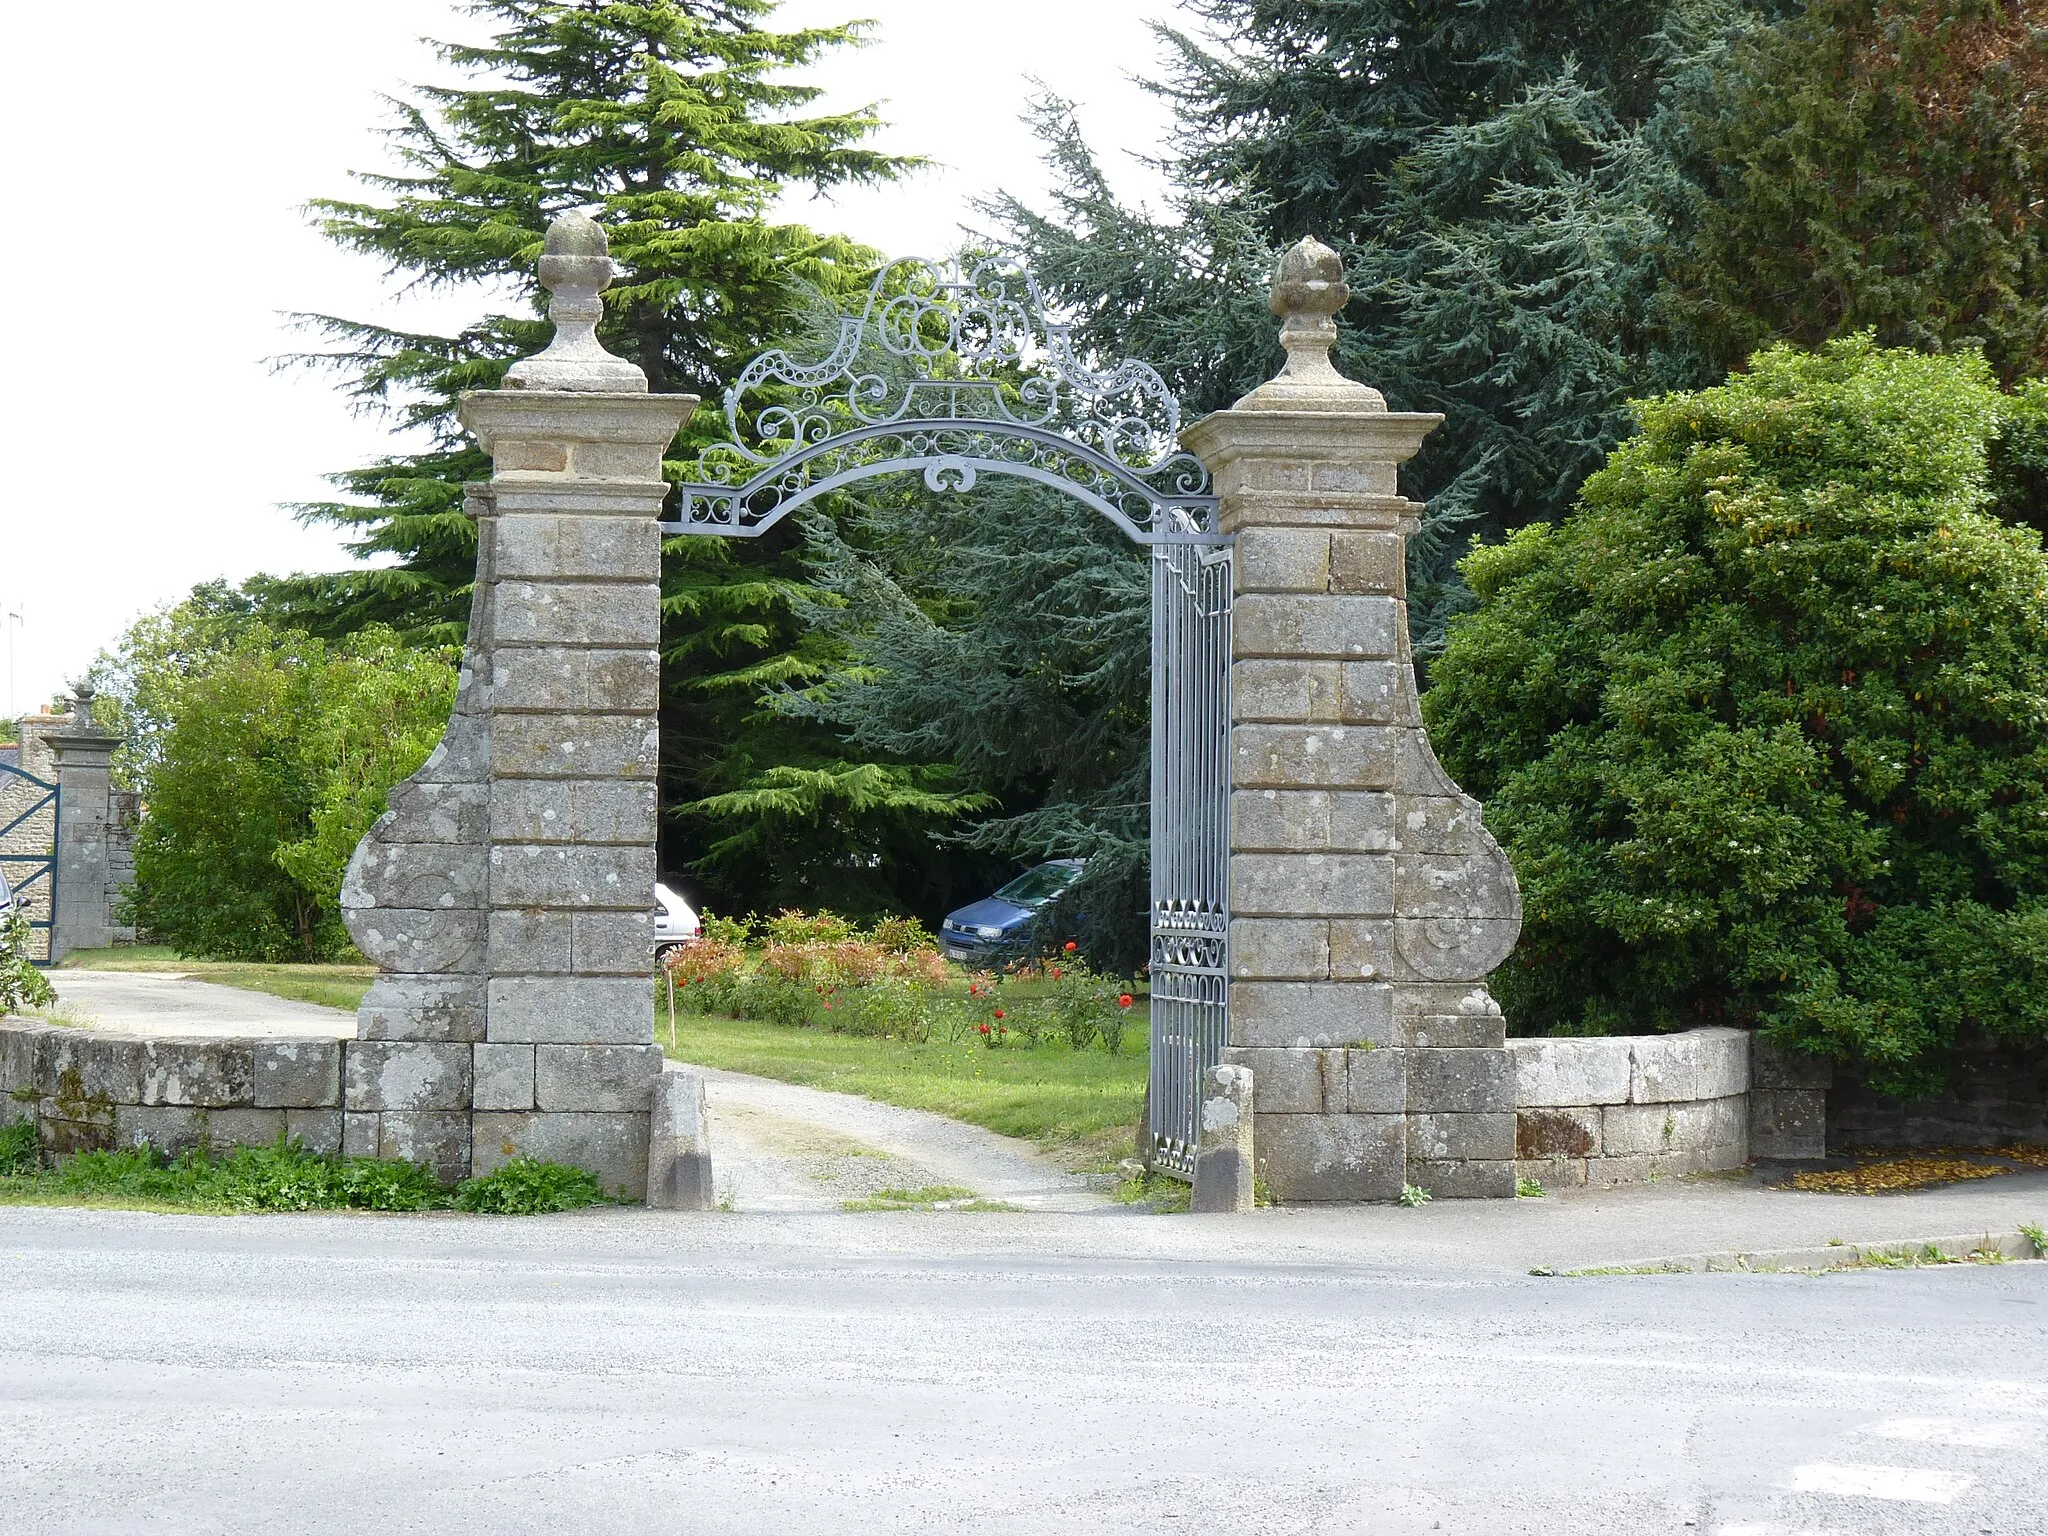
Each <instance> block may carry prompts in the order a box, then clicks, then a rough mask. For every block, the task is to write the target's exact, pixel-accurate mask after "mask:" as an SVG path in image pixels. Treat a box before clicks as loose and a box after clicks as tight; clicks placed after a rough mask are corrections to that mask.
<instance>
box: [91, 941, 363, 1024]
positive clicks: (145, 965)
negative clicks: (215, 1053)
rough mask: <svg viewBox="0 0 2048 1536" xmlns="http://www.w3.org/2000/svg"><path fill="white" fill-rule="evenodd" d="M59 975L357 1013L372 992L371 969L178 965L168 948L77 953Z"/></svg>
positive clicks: (216, 962) (149, 946)
mask: <svg viewBox="0 0 2048 1536" xmlns="http://www.w3.org/2000/svg"><path fill="white" fill-rule="evenodd" d="M57 969H58V970H60V971H68V970H84V971H175V972H177V973H179V974H180V975H185V976H191V977H195V978H197V979H198V980H200V981H212V982H218V983H219V984H220V985H221V986H224V987H240V988H242V989H243V990H244V991H248V992H268V993H269V994H270V995H271V996H272V997H283V998H289V999H290V1000H291V1001H293V1002H295V1003H318V1004H320V1005H321V1006H322V1007H325V1008H346V1009H348V1010H349V1011H350V1012H354V1011H355V1006H356V1004H358V1003H360V1002H361V1001H362V1000H363V994H364V993H365V992H367V991H369V990H370V978H371V977H372V976H375V975H376V974H377V968H376V967H375V966H373V965H262V964H258V963H257V962H255V961H244V960H180V959H179V958H178V956H177V954H176V952H175V951H173V950H172V949H171V948H170V947H169V946H168V945H162V944H134V945H128V946H125V947H123V948H120V949H78V950H73V951H72V952H71V953H70V954H68V955H66V956H65V957H64V959H63V961H62V963H61V964H59V965H58V967H57Z"/></svg>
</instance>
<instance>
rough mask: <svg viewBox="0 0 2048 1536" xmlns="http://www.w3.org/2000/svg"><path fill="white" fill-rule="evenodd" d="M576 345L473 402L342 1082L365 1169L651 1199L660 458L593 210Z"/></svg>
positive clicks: (371, 844)
mask: <svg viewBox="0 0 2048 1536" xmlns="http://www.w3.org/2000/svg"><path fill="white" fill-rule="evenodd" d="M540 271H541V282H542V285H543V286H544V287H546V288H547V289H548V290H549V291H550V293H551V296H552V305H551V314H552V318H553V319H554V321H555V325H556V333H555V339H554V341H553V343H552V344H551V345H550V346H549V347H548V349H547V350H546V351H545V352H543V353H541V354H539V355H538V356H535V357H532V358H528V359H527V360H525V361H524V362H522V363H519V364H516V365H515V366H514V367H513V368H512V369H511V371H510V373H509V374H508V375H507V378H506V384H507V386H508V387H507V388H505V389H501V390H488V391H478V392H475V393H472V394H468V395H465V396H464V397H463V400H462V405H461V416H462V421H463V423H464V424H465V425H466V426H467V427H468V428H469V429H470V430H471V431H472V432H474V433H475V434H476V435H477V437H478V438H479V439H480V440H481V441H482V443H483V444H484V446H485V448H486V449H488V450H489V452H490V453H491V456H492V464H493V473H492V477H491V479H490V481H489V482H488V483H487V484H484V485H480V486H473V487H471V490H470V496H469V510H470V513H471V515H472V516H473V517H474V518H475V519H476V524H477V580H476V592H475V597H474V599H473V600H472V606H471V617H470V630H469V641H468V647H467V650H466V653H465V656H464V661H463V669H462V677H461V682H460V685H459V689H458V694H457V699H456V704H455V710H454V714H453V717H452V718H451V719H450V721H449V724H448V729H447V733H446V734H445V735H444V737H443V738H442V740H441V743H440V745H439V746H438V747H437V748H436V750H435V751H434V753H433V755H432V756H431V757H429V758H428V760H427V762H426V764H425V765H424V766H423V767H422V768H421V769H420V770H419V772H418V773H416V774H414V775H413V776H412V777H411V778H410V779H408V780H406V781H405V782H404V783H403V784H400V785H398V786H397V787H396V788H395V789H393V791H392V793H391V797H390V810H389V812H388V813H387V814H386V815H385V816H384V817H383V819H382V820H380V821H379V822H378V823H377V824H376V826H375V827H373V828H372V829H371V831H370V833H369V835H368V836H367V837H365V838H364V840H363V843H362V845H361V847H360V848H358V849H357V851H356V855H355V858H354V861H353V862H352V863H351V865H350V867H349V873H348V877H347V880H346V882H345V884H344V887H343V892H342V906H343V917H344V920H345V921H346V922H347V925H348V928H349V932H350V933H351V934H352V935H353V936H354V938H355V940H356V943H357V944H358V946H359V947H360V948H361V949H362V951H363V953H364V954H365V955H367V956H368V957H369V958H370V959H371V960H372V961H374V962H375V963H376V964H377V965H378V967H379V968H380V974H379V975H378V977H377V978H376V980H375V981H374V982H373V983H372V985H371V988H370V992H369V994H368V996H367V997H365V999H364V1001H363V1004H362V1008H361V1011H360V1013H359V1014H358V1017H357V1037H358V1038H357V1039H356V1040H355V1041H353V1042H351V1043H350V1045H349V1047H348V1050H347V1052H346V1053H345V1055H346V1065H345V1070H344V1078H345V1082H344V1095H345V1106H344V1108H345V1114H344V1119H343V1141H344V1146H345V1149H346V1150H347V1151H349V1152H351V1153H360V1154H364V1155H376V1156H383V1157H400V1158H407V1159H411V1160H415V1161H427V1162H431V1163H432V1164H433V1165H434V1166H435V1167H436V1168H437V1170H438V1171H439V1172H440V1173H441V1174H442V1176H443V1177H444V1178H448V1179H454V1178H459V1177H461V1176H463V1175H465V1174H468V1173H477V1174H483V1173H488V1172H490V1171H491V1170H492V1169H494V1168H496V1167H499V1166H501V1165H502V1164H503V1163H505V1162H506V1161H508V1160H509V1159H511V1158H513V1157H517V1156H522V1155H524V1156H530V1157H539V1158H546V1159H549V1160H552V1161H556V1162H564V1163H573V1164H577V1165H579V1166H582V1167H585V1168H588V1169H589V1170H590V1171H591V1172H593V1173H595V1174H597V1175H598V1177H599V1178H600V1179H601V1180H602V1181H603V1183H604V1184H605V1185H606V1187H607V1188H608V1189H611V1190H614V1191H622V1192H623V1193H625V1194H626V1195H628V1196H630V1197H633V1198H638V1197H639V1196H640V1195H641V1193H642V1190H643V1186H644V1182H645V1178H646V1168H647V1148H648V1111H649V1105H650V1103H651V1101H652V1096H653V1091H654V1085H655V1082H656V1081H657V1079H658V1078H659V1077H660V1075H661V1053H660V1051H659V1050H658V1049H657V1048H656V1046H655V1045H654V1036H653V1008H652V987H651V984H650V982H649V979H648V978H649V974H650V971H651V965H652V962H651V956H650V950H649V931H648V923H649V917H648V914H649V911H650V909H651V907H652V905H653V897H654V879H655V819H656V804H655V772H656V766H657V759H656V754H657V741H658V729H657V726H658V721H657V708H658V702H659V693H660V687H659V683H660V678H659V661H658V655H657V646H658V644H659V640H660V606H659V593H658V580H659V576H660V558H661V555H660V534H659V531H658V530H657V528H656V527H655V523H656V520H657V518H658V517H659V516H660V512H661V507H662V503H663V499H664V497H665V495H666V493H667V486H666V484H665V483H664V481H663V479H662V472H661V463H662V454H663V450H664V449H666V448H667V446H668V445H669V443H670V441H671V440H672V439H673V438H674V436H675V433H676V431H677V429H678V428H679V427H680V426H681V425H682V424H683V422H684V421H685V420H687V419H688V417H689V415H690V412H691V411H692V410H693V409H694V407H695V406H696V403H697V402H696V399H695V397H693V396H689V395H654V394H650V393H648V391H647V380H646V377H645V375H643V374H642V373H641V371H640V370H639V369H638V368H636V367H634V366H633V365H632V364H630V363H628V362H625V361H623V360H622V359H620V358H616V357H613V356H611V355H610V354H609V353H607V352H606V351H605V350H604V349H603V347H602V346H601V345H600V344H599V342H598V340H597V337H596V332H595V326H596V322H597V320H598V319H599V318H600V315H601V313H602V311H601V308H600V299H599V294H600V293H601V292H602V290H603V289H604V288H605V287H606V286H607V285H608V284H609V283H610V282H611V280H612V276H613V271H614V269H613V267H612V263H611V258H610V256H609V255H608V253H607V251H606V246H605V237H604V232H603V230H602V229H601V228H600V227H599V226H598V225H597V224H595V223H593V222H592V221H591V220H589V219H586V218H584V217H582V216H581V215H577V214H568V215H564V216H563V217H562V218H559V219H557V220H556V221H555V222H554V224H553V226H552V227H551V228H550V229H549V231H548V235H547V243H546V248H545V254H544V255H543V256H542V258H541V264H540Z"/></svg>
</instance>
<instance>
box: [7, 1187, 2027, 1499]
mask: <svg viewBox="0 0 2048 1536" xmlns="http://www.w3.org/2000/svg"><path fill="white" fill-rule="evenodd" d="M1370 1230H1371V1229H1370V1228H1368V1227H1360V1226H1358V1225H1357V1224H1355V1223H1350V1222H1349V1221H1348V1218H1346V1217H1344V1216H1342V1215H1341V1214H1339V1215H1333V1216H1329V1217H1315V1218H1309V1217H1303V1218H1299V1219H1297V1218H1295V1217H1293V1216H1291V1215H1290V1214H1288V1213H1258V1214H1257V1215H1255V1216H1252V1217H1244V1218H1186V1217H1181V1218H1172V1217H1145V1216H1132V1215H1128V1214H1121V1213H1119V1214H1058V1213H1030V1214H1015V1215H969V1214H964V1213H950V1214H949V1213H941V1214H936V1215H915V1214H909V1215H830V1214H790V1215H775V1214H765V1215H755V1216H747V1215H718V1214H709V1215H703V1216H686V1217H664V1216H659V1215H656V1214H653V1213H645V1212H606V1213H599V1214H586V1215H576V1216H568V1217H560V1218H546V1219H540V1220H527V1221H518V1220H489V1219H480V1218H469V1219H463V1218H439V1217H437V1218H428V1219H420V1218H390V1219H378V1218H349V1217H329V1216H314V1217H267V1218H237V1219H218V1218H214V1219H209V1218H193V1217H156V1216H145V1215H135V1214H123V1213H94V1212H81V1211H41V1210H21V1209H14V1210H6V1211H0V1531H5V1532H8V1533H10V1536H15V1533H45V1532H92V1533H95V1536H104V1533H114V1532H119V1533H128V1532H152V1533H154V1532H180V1533H183V1532H259V1531H260V1532H265V1533H278V1532H330V1531H331V1532H349V1533H352V1536H354V1533H362V1532H378V1533H384V1532H410V1531H421V1532H434V1533H444V1536H454V1533H467V1532H479V1533H481V1532H491V1533H494V1536H503V1533H521V1532H547V1533H550V1536H559V1533H571V1532H583V1531H604V1532H627V1533H630V1532H689V1533H700V1532H702V1533H714V1532H716V1533H722V1532H747V1533H784V1532H811V1531H832V1532H835V1533H845V1532H866V1531H916V1532H920V1533H925V1532H948V1531H972V1532H1019V1533H1021V1532H1031V1533H1043V1532H1062V1533H1064V1532H1117V1533H1131V1532H1196V1531H1208V1532H1217V1533H1224V1532H1228V1533H1249V1532H1311V1531H1313V1532H1316V1533H1348V1532H1370V1533H1373V1536H1395V1533H1407V1532H1430V1531H1444V1532H1450V1533H1487V1536H1495V1533H1509V1532H1543V1533H1546V1536H1547V1533H1556V1532H1571V1533H1595V1532H1628V1533H1631V1536H1634V1533H1643V1532H1674V1533H1684V1532H1688V1531H1701V1532H1720V1533H1727V1536H1737V1533H1740V1536H1764V1533H1771V1536H1792V1533H1818V1532H1831V1533H1840V1536H1855V1533H1865V1532H1914V1533H1946V1532H1952V1531H1953V1532H1968V1533H1980V1532H1984V1531H1994V1532H1999V1533H2015V1536H2018V1533H2037V1532H2040V1531H2043V1530H2044V1529H2048V1476H2044V1473H2048V1454H2044V1452H2048V1349H2044V1347H2043V1346H2044V1343H2048V1338H2044V1323H2048V1318H2044V1303H2048V1264H2039V1263H2033V1264H2010V1265H2003V1266H1991V1267H1974V1266H1973V1267H1956V1268H1943V1269H1930V1270H1908V1271H1885V1272H1859V1273H1851V1274H1835V1275H1828V1276H1823V1277H1801V1276H1792V1275H1776V1276H1769V1275H1741V1274H1701V1275H1657V1276H1625V1277H1611V1278H1584V1279H1539V1278H1532V1277H1529V1276H1527V1275H1525V1274H1521V1273H1518V1272H1516V1271H1515V1270H1514V1269H1512V1268H1511V1267H1509V1266H1508V1265H1507V1264H1505V1263H1501V1262H1484V1261H1478V1262H1472V1263H1467V1264H1463V1265H1459V1266H1450V1265H1447V1264H1445V1263H1443V1262H1441V1261H1439V1260H1434V1259H1431V1260H1421V1261H1419V1260H1417V1259H1415V1258H1413V1257H1406V1258H1400V1259H1389V1258H1386V1257H1384V1256H1382V1257H1375V1255H1374V1253H1373V1251H1372V1249H1373V1245H1372V1243H1371V1242H1370V1241H1363V1240H1360V1239H1359V1238H1358V1237H1357V1235H1356V1234H1357V1233H1359V1232H1369V1231H1370Z"/></svg>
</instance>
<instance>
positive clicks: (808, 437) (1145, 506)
mask: <svg viewBox="0 0 2048 1536" xmlns="http://www.w3.org/2000/svg"><path fill="white" fill-rule="evenodd" d="M725 417H726V423H727V426H728V428H729V430H730V439H729V441H726V442H723V443H719V444H716V445H714V446H713V447H711V448H710V449H708V450H706V451H705V452H704V453H703V454H702V455H701V457H700V458H699V460H698V462H697V464H696V465H695V471H696V473H695V477H694V478H692V479H690V480H687V481H685V482H683V483H682V484H681V485H679V486H678V487H677V493H678V500H679V507H678V513H677V516H676V518H675V519H674V520H673V521H671V522H667V523H664V524H663V525H662V527H663V528H664V530H665V531H667V532H670V533H696V534H724V535H728V536H733V535H737V536H740V537H750V536H753V535H757V534H760V533H763V532H765V531H766V530H767V529H768V528H770V527H771V526H773V525H774V524H775V523H777V522H779V521H780V520H781V519H782V518H784V517H786V516H788V515H789V514H790V513H791V512H794V511H795V510H797V508H799V507H801V506H803V505H805V504H806V503H807V502H810V501H813V500H815V499H816V498H818V497H820V496H822V495H825V494H827V493H828V492H831V491H834V490H837V489H839V488H841V487H844V486H847V485H851V484H854V483H856V482H858V481H862V480H868V479H872V478H875V477H877V476H880V475H886V474H896V473H902V472H921V473H922V474H923V476H924V482H925V485H926V486H927V487H928V488H929V489H931V490H933V491H936V492H948V493H951V492H963V491H969V490H972V489H973V488H974V486H975V484H976V482H977V481H978V480H979V478H980V477H981V476H982V475H985V474H996V475H1010V476H1016V477H1019V478H1022V479H1026V480H1033V481H1036V482H1038V483H1040V484H1042V485H1047V486H1051V487H1053V488H1054V489H1056V490H1059V491H1062V492H1064V493H1065V494H1067V495H1070V496H1073V497H1075V498H1076V499H1078V500H1080V501H1082V502H1084V503H1086V504H1087V505H1089V506H1092V507H1094V508H1095V509H1096V510H1097V511H1099V512H1101V513H1102V514H1103V515H1104V516H1106V517H1108V518H1109V519H1110V520H1111V521H1112V522H1114V523H1116V524H1117V525H1118V526H1119V527H1121V528H1122V529H1123V530H1124V531H1125V532H1126V533H1128V534H1129V535H1130V536H1131V537H1132V538H1133V539H1135V540H1137V541H1138V542H1139V543H1141V544H1221V543H1223V542H1225V540H1224V539H1223V538H1222V537H1221V536H1220V535H1219V534H1217V532H1216V498H1215V496H1214V495H1213V494H1212V493H1211V490H1210V485H1209V476H1208V471H1207V470H1206V469H1204V468H1203V466H1202V464H1201V462H1200V461H1199V460H1197V459H1196V458H1195V457H1194V456H1193V455H1192V454H1189V453H1186V452H1184V451H1182V450H1181V448H1180V446H1179V435H1180V405H1179V402H1178V401H1176V400H1175V399H1174V398H1173V394H1172V392H1171V391H1170V390H1169V389H1168V388H1167V387H1166V382H1165V380H1163V379H1161V378H1160V376H1159V374H1158V372H1157V371H1156V370H1155V369H1153V368H1152V366H1151V365H1150V364H1148V363H1144V362H1140V361H1137V360H1136V359H1125V360H1124V361H1122V362H1119V363H1117V364H1116V365H1115V366H1114V367H1110V368H1104V369H1096V368H1092V367H1090V366H1089V365H1088V362H1087V361H1086V360H1085V359H1084V358H1083V357H1082V356H1081V355H1080V353H1079V352H1078V351H1077V349H1076V346H1075V343H1074V339H1073V336H1072V332H1071V328H1070V327H1069V326H1067V325H1065V324H1063V323H1061V322H1059V321H1056V320H1054V319H1052V318H1051V317H1050V316H1049V315H1048V313H1047V309H1046V304H1045V300H1044V296H1043V294H1042V293H1041V292H1040V290H1039V287H1038V284H1037V283H1036V282H1035V281H1034V280H1033V279H1032V277H1031V275H1030V274H1029V273H1028V272H1025V271H1023V270H1021V269H1019V268H1017V267H1015V266H1013V265H1011V264H1009V263H1007V262H1005V261H1003V260H1000V259H998V258H994V257H987V258H982V259H978V260H975V261H972V262H971V263H969V264H967V265H966V266H964V267H942V266H939V265H937V264H934V263H932V262H928V261H919V260H904V261H896V262H892V263H890V264H889V265H888V266H886V267H884V268H883V269H882V270H881V272H879V273H878V274H877V275H876V277H875V280H874V283H873V285H872V286H871V288H870V289H869V292H868V296H867V300H866V303H865V304H864V305H863V307H862V309H861V312H860V313H859V314H857V315H847V316H843V317H842V318H841V319H840V321H839V328H838V336H837V340H836V343H835V345H834V346H833V348H832V350H831V352H830V354H829V355H828V356H826V357H825V358H824V359H823V360H821V361H819V362H816V363H802V362H799V361H797V360H796V359H795V358H793V357H791V356H790V355H789V353H788V352H787V351H786V350H784V349H782V348H780V347H778V348H774V349H772V350H770V351H767V352H764V353H762V354H761V355H760V356H759V357H757V358H755V359H754V360H753V361H752V362H751V363H749V364H748V365H747V367H746V368H745V369H744V370H743V371H742V372H741V373H740V375H739V377H737V378H736V379H734V380H733V383H732V386H731V388H729V389H728V390H727V391H726V392H725Z"/></svg>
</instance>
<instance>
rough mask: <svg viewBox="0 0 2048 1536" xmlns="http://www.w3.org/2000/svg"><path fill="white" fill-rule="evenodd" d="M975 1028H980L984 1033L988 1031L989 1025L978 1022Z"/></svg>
mask: <svg viewBox="0 0 2048 1536" xmlns="http://www.w3.org/2000/svg"><path fill="white" fill-rule="evenodd" d="M975 1028H977V1029H979V1030H980V1031H981V1032H982V1033H983V1034H984V1035H985V1034H987V1033H988V1026H987V1025H986V1024H977V1025H976V1026H975Z"/></svg>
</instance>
